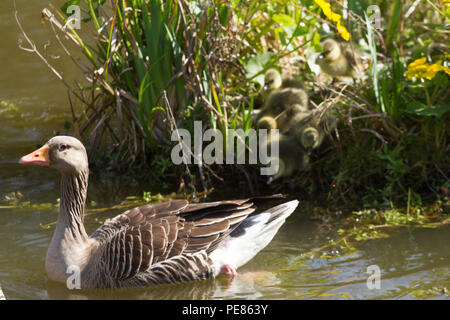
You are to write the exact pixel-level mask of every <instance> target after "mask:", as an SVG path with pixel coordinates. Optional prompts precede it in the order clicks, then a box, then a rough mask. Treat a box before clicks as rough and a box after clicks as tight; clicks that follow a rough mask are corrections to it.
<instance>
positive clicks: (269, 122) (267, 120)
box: [256, 116, 277, 130]
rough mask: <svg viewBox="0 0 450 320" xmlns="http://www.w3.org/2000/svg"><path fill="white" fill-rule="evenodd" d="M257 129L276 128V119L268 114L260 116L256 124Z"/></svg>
mask: <svg viewBox="0 0 450 320" xmlns="http://www.w3.org/2000/svg"><path fill="white" fill-rule="evenodd" d="M256 127H257V128H258V129H267V130H271V129H276V128H277V120H276V119H275V118H273V117H270V116H265V117H262V118H261V119H260V120H259V121H258V123H257V124H256Z"/></svg>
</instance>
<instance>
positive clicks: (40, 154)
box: [19, 136, 89, 175]
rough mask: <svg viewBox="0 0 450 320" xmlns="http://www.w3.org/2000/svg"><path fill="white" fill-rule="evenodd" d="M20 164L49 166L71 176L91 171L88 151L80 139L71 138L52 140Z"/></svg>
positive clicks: (63, 137) (58, 137) (23, 158)
mask: <svg viewBox="0 0 450 320" xmlns="http://www.w3.org/2000/svg"><path fill="white" fill-rule="evenodd" d="M19 163H23V164H33V165H38V166H49V167H51V168H55V169H57V170H59V171H60V172H61V173H63V174H70V175H76V174H77V173H78V172H80V171H83V172H85V171H87V170H88V169H89V165H88V157H87V153H86V149H85V148H84V146H83V144H82V143H81V142H80V141H79V140H78V139H76V138H74V137H70V136H56V137H53V138H51V139H50V140H48V141H47V142H46V143H45V144H44V145H43V146H42V147H41V148H39V149H37V150H35V151H33V152H31V153H30V154H27V155H25V156H23V157H22V158H21V159H20V160H19Z"/></svg>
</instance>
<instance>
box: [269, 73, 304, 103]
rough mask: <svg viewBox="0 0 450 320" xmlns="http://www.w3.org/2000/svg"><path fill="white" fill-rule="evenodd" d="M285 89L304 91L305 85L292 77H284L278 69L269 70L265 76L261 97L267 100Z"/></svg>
mask: <svg viewBox="0 0 450 320" xmlns="http://www.w3.org/2000/svg"><path fill="white" fill-rule="evenodd" d="M283 88H297V89H303V85H302V83H301V82H300V81H298V80H296V79H294V78H292V77H282V76H281V74H280V72H279V71H278V70H277V69H269V70H267V71H266V74H265V75H264V86H263V87H262V90H261V96H262V97H263V98H264V99H267V97H268V96H269V95H270V94H271V93H272V92H274V91H275V90H278V89H283Z"/></svg>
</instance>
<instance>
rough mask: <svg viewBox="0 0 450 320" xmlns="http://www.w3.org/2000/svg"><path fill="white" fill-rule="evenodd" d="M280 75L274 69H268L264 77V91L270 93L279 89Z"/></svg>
mask: <svg viewBox="0 0 450 320" xmlns="http://www.w3.org/2000/svg"><path fill="white" fill-rule="evenodd" d="M282 82H283V81H282V79H281V74H280V73H279V72H278V70H276V69H269V70H267V71H266V74H265V76H264V87H263V90H264V91H269V92H270V91H272V90H276V89H278V88H280V87H281V84H282Z"/></svg>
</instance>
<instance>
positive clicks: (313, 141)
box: [300, 127, 320, 155]
mask: <svg viewBox="0 0 450 320" xmlns="http://www.w3.org/2000/svg"><path fill="white" fill-rule="evenodd" d="M319 138H320V137H319V131H318V130H317V129H316V128H313V127H308V128H306V129H304V130H303V131H302V132H301V134H300V141H301V143H302V145H303V147H304V148H305V150H306V153H307V154H308V155H310V154H311V153H312V150H313V149H314V148H316V147H317V146H318V145H319Z"/></svg>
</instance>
